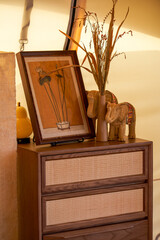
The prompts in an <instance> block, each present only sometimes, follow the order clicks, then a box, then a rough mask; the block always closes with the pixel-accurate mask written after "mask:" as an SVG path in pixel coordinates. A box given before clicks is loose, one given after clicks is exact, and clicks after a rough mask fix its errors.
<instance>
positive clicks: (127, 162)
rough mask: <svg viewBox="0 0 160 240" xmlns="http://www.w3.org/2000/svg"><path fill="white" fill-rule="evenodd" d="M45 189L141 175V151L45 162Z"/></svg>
mask: <svg viewBox="0 0 160 240" xmlns="http://www.w3.org/2000/svg"><path fill="white" fill-rule="evenodd" d="M44 168H45V174H44V176H45V183H44V184H45V187H49V186H54V185H58V184H68V183H75V182H83V181H91V180H100V179H107V178H115V177H123V176H132V175H141V174H143V171H144V169H143V151H137V152H127V153H118V154H109V155H100V156H88V157H79V158H70V159H58V160H49V161H48V160H47V161H45V165H44Z"/></svg>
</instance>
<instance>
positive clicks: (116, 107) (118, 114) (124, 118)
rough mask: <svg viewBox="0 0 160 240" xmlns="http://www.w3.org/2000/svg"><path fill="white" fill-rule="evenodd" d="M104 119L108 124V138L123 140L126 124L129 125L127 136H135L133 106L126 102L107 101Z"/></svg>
mask: <svg viewBox="0 0 160 240" xmlns="http://www.w3.org/2000/svg"><path fill="white" fill-rule="evenodd" d="M105 120H106V122H107V123H109V124H110V131H109V140H116V139H117V138H118V141H125V129H126V124H128V126H129V134H128V138H135V137H136V134H135V123H136V113H135V108H134V107H133V106H132V105H131V104H130V103H127V102H124V103H120V104H116V103H110V102H108V103H107V113H106V116H105Z"/></svg>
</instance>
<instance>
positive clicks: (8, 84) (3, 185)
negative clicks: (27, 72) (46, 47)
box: [0, 52, 17, 240]
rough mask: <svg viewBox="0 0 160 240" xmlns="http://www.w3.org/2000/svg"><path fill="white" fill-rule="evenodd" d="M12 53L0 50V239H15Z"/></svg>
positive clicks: (13, 61) (14, 135) (14, 142)
mask: <svg viewBox="0 0 160 240" xmlns="http://www.w3.org/2000/svg"><path fill="white" fill-rule="evenodd" d="M15 95H16V94H15V54H14V53H4V52H0V239H3V240H16V239H17V184H16V147H17V145H16V100H15V99H16V97H15Z"/></svg>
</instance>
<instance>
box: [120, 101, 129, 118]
mask: <svg viewBox="0 0 160 240" xmlns="http://www.w3.org/2000/svg"><path fill="white" fill-rule="evenodd" d="M118 105H119V110H120V113H119V120H120V121H123V120H124V119H126V117H127V115H128V106H127V105H126V104H124V103H121V104H118Z"/></svg>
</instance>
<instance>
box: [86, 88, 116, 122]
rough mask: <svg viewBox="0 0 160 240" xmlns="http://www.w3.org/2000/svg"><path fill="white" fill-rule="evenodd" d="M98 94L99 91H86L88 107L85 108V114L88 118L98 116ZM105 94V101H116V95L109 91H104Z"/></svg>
mask: <svg viewBox="0 0 160 240" xmlns="http://www.w3.org/2000/svg"><path fill="white" fill-rule="evenodd" d="M98 96H99V91H95V90H92V91H88V92H87V99H88V108H87V115H88V117H89V118H92V119H96V118H97V116H98ZM105 96H106V103H107V102H111V103H118V101H117V98H116V96H115V95H114V94H113V93H111V92H110V91H108V90H106V91H105Z"/></svg>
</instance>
